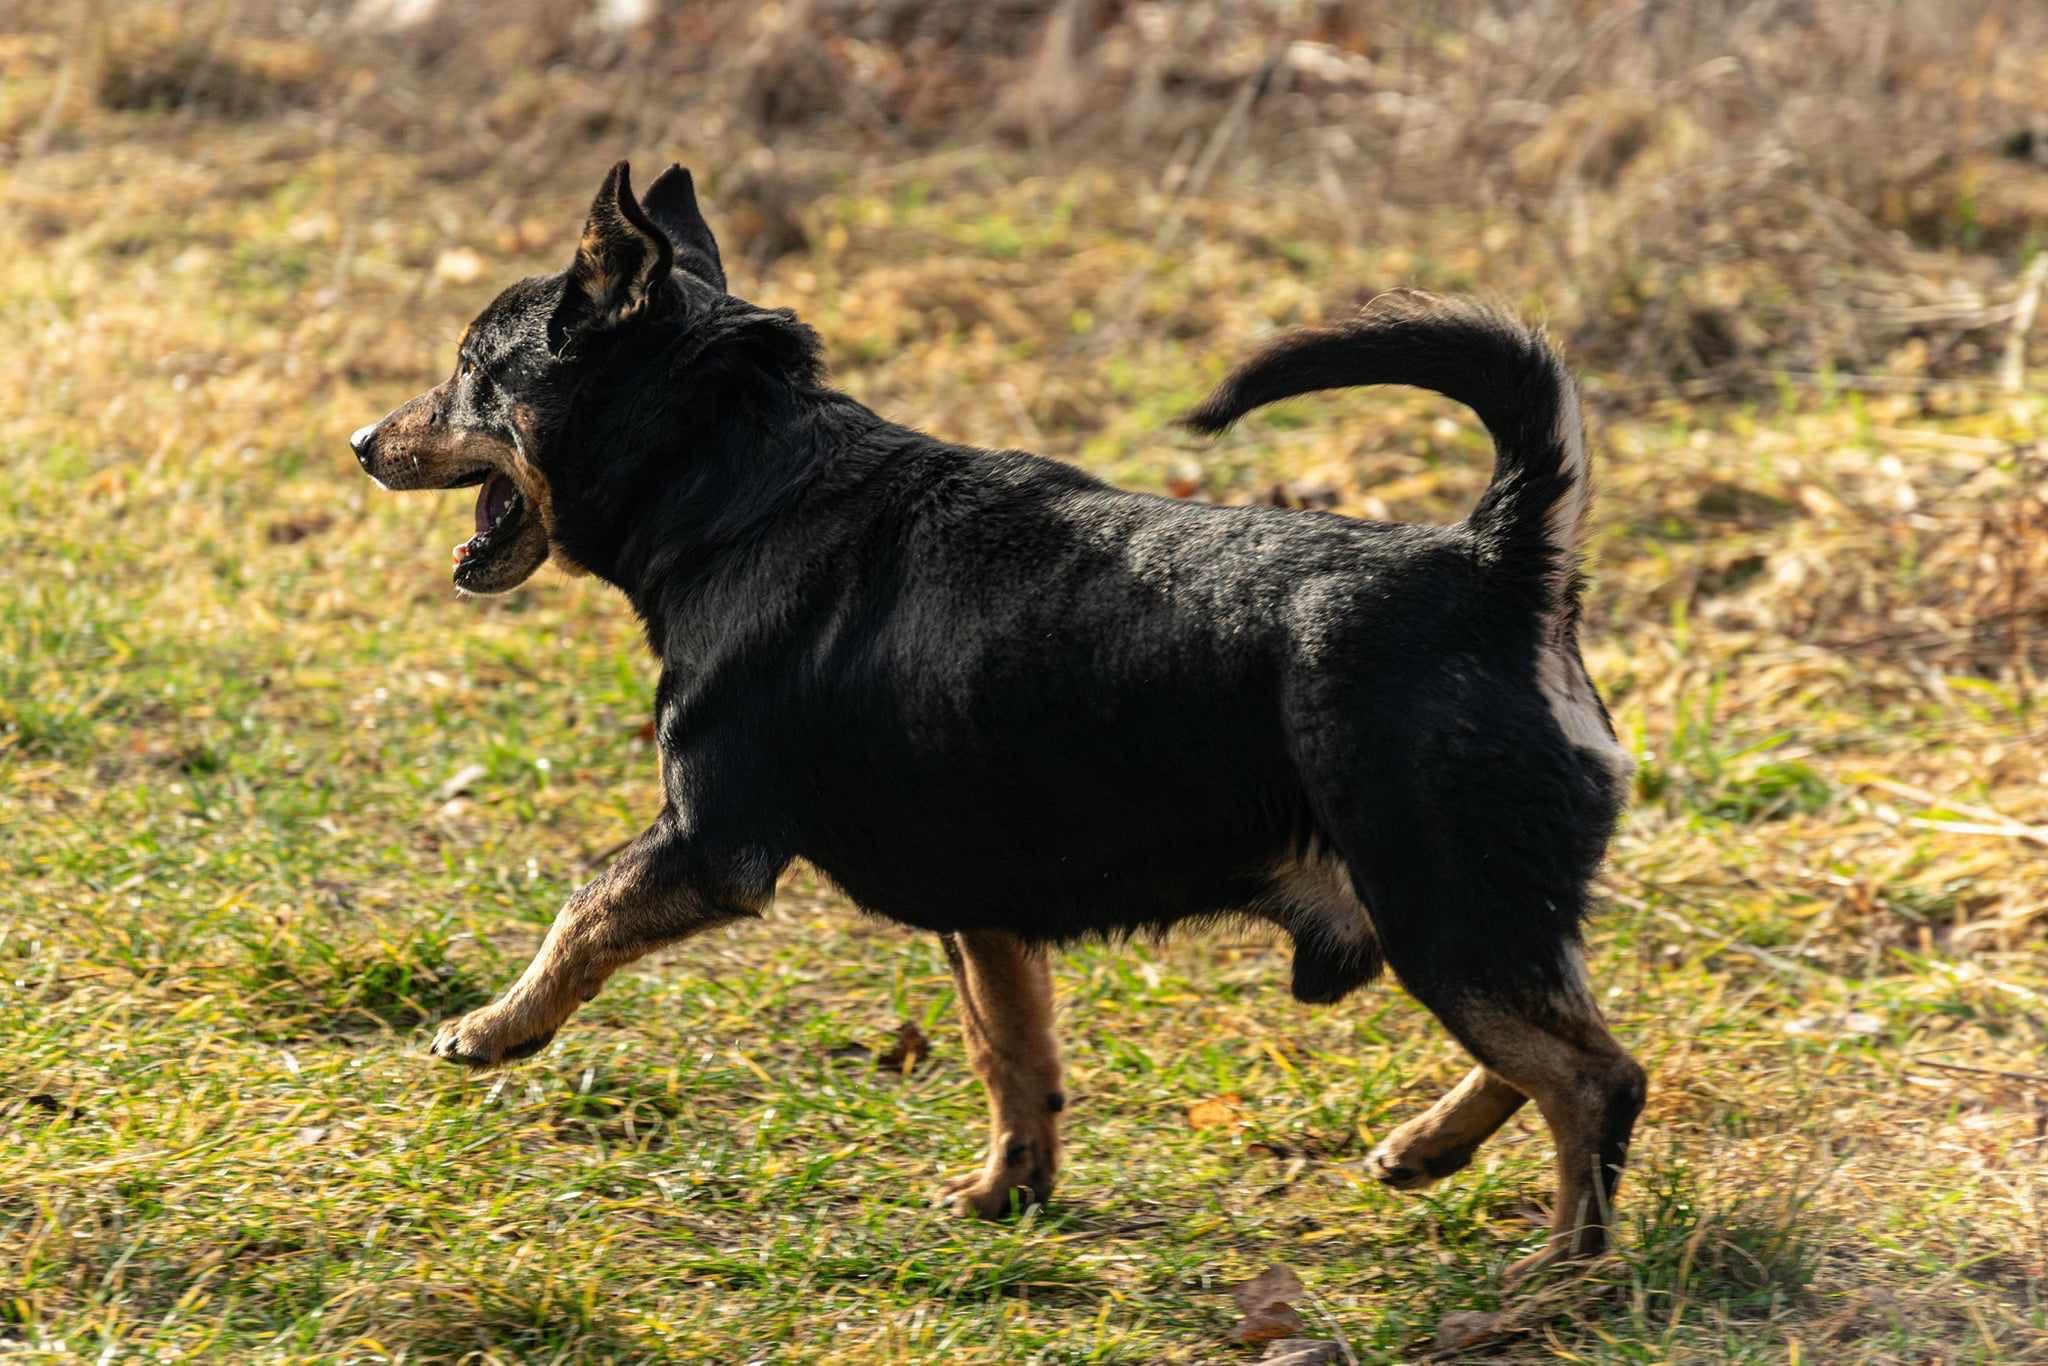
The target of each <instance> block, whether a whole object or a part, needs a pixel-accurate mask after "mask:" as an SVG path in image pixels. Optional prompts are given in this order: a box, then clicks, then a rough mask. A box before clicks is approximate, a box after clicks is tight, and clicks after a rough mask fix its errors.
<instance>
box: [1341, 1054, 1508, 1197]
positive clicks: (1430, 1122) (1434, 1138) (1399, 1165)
mask: <svg viewBox="0 0 2048 1366" xmlns="http://www.w3.org/2000/svg"><path fill="white" fill-rule="evenodd" d="M1528 1099H1529V1098H1528V1097H1527V1096H1525V1095H1523V1094H1522V1093H1521V1092H1520V1091H1517V1090H1516V1089H1515V1088H1514V1087H1512V1086H1510V1085H1508V1084H1507V1083H1506V1082H1504V1081H1502V1080H1501V1079H1500V1078H1499V1077H1497V1076H1495V1075H1494V1074H1493V1073H1491V1072H1489V1071H1487V1070H1486V1068H1484V1067H1475V1068H1473V1069H1472V1070H1471V1071H1470V1072H1468V1073H1466V1074H1465V1079H1464V1080H1463V1081H1461V1082H1459V1083H1458V1084H1457V1085H1456V1086H1454V1087H1452V1088H1451V1089H1450V1090H1449V1091H1447V1092H1445V1093H1444V1096H1443V1098H1442V1099H1441V1100H1439V1101H1437V1103H1436V1104H1434V1105H1432V1106H1430V1107H1429V1109H1428V1110H1426V1111H1424V1112H1423V1113H1422V1114H1419V1115H1417V1116H1416V1117H1415V1118H1413V1119H1411V1120H1409V1121H1408V1122H1407V1123H1406V1124H1403V1125H1402V1126H1401V1127H1400V1128H1398V1129H1396V1130H1394V1132H1393V1133H1391V1134H1389V1135H1387V1137H1386V1138H1385V1139H1384V1140H1383V1141H1382V1142H1381V1143H1380V1145H1379V1146H1378V1147H1376V1148H1374V1149H1373V1150H1372V1151H1371V1152H1370V1153H1368V1154H1366V1158H1365V1165H1366V1169H1367V1170H1368V1171H1370V1172H1371V1173H1372V1174H1373V1176H1374V1177H1376V1178H1377V1179H1378V1180H1379V1181H1380V1182H1381V1183H1382V1184H1383V1185H1387V1186H1391V1187H1393V1188H1394V1189H1395V1190H1420V1189H1422V1188H1423V1187H1424V1186H1427V1185H1431V1184H1433V1183H1435V1182H1437V1181H1441V1180H1442V1179H1443V1178H1445V1177H1446V1176H1449V1175H1450V1174H1451V1173H1452V1172H1455V1171H1459V1170H1461V1169H1462V1168H1463V1167H1464V1166H1465V1164H1466V1163H1468V1162H1470V1161H1471V1160H1472V1154H1473V1153H1474V1152H1475V1151H1477V1150H1478V1148H1479V1145H1480V1144H1482V1143H1484V1142H1485V1141H1486V1140H1487V1139H1489V1138H1491V1137H1493V1135H1494V1132H1495V1131H1496V1130H1498V1129H1499V1128H1500V1126H1501V1125H1503V1124H1505V1123H1507V1122H1508V1120H1509V1119H1510V1118H1512V1117H1513V1115H1514V1113H1515V1111H1517V1110H1519V1109H1521V1108H1522V1106H1523V1105H1524V1104H1525V1103H1526V1102H1527V1101H1528Z"/></svg>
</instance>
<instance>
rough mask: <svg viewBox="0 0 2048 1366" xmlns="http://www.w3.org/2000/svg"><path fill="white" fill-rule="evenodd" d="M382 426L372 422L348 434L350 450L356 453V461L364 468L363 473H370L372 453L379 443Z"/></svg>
mask: <svg viewBox="0 0 2048 1366" xmlns="http://www.w3.org/2000/svg"><path fill="white" fill-rule="evenodd" d="M379 425H380V424H378V423H375V422H371V423H366V424H365V425H363V426H361V427H358V428H356V429H355V430H354V431H352V432H350V433H349V434H348V448H349V449H350V450H352V451H354V452H355V453H356V461H357V463H359V464H360V465H361V466H362V467H363V473H365V474H368V473H369V472H370V451H371V450H372V449H373V448H374V447H375V445H376V441H377V428H378V426H379Z"/></svg>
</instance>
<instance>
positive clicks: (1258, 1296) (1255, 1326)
mask: <svg viewBox="0 0 2048 1366" xmlns="http://www.w3.org/2000/svg"><path fill="white" fill-rule="evenodd" d="M1301 1293H1302V1285H1301V1277H1299V1276H1297V1275H1295V1274H1294V1273H1293V1272H1292V1271H1290V1270H1288V1269H1287V1268H1286V1267H1284V1266H1278V1265H1275V1266H1269V1267H1267V1268H1266V1269H1265V1270H1264V1271H1261V1272H1260V1273H1259V1274H1258V1275H1256V1276H1254V1277H1252V1278H1251V1279H1250V1280H1248V1281H1246V1282H1245V1283H1244V1284H1243V1285H1241V1286H1239V1287H1238V1288H1237V1289H1236V1291H1235V1292H1233V1296H1232V1297H1233V1298H1234V1299H1235V1300H1236V1301H1237V1307H1238V1309H1239V1310H1240V1311H1241V1312H1242V1313H1243V1314H1244V1318H1243V1319H1242V1320H1241V1321H1240V1322H1239V1323H1238V1325H1237V1327H1235V1328H1233V1329H1231V1330H1230V1337H1231V1340H1232V1341H1233V1342H1247V1343H1252V1342H1272V1341H1275V1340H1276V1339H1279V1338H1291V1337H1294V1336H1296V1335H1297V1334H1299V1333H1300V1332H1301V1315H1300V1314H1298V1313H1296V1312H1295V1310H1294V1305H1293V1304H1292V1303H1290V1301H1292V1300H1293V1299H1294V1297H1295V1296H1297V1295H1299V1294H1301Z"/></svg>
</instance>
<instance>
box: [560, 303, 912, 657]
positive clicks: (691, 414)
mask: <svg viewBox="0 0 2048 1366" xmlns="http://www.w3.org/2000/svg"><path fill="white" fill-rule="evenodd" d="M729 303H730V304H731V307H729V308H727V309H725V310H723V311H722V312H721V313H720V314H718V315H716V316H714V317H713V318H711V319H707V320H704V321H702V322H700V323H699V324H697V325H696V326H695V327H693V328H692V329H690V331H689V332H687V333H678V334H675V335H672V336H669V337H662V336H660V335H659V334H656V335H655V336H653V337H650V338H647V339H645V340H643V341H641V342H640V344H638V345H637V346H634V347H633V348H632V349H631V350H630V351H627V350H626V349H625V348H624V347H622V348H621V354H620V355H619V357H618V360H617V361H616V362H615V363H614V364H613V365H611V366H609V367H607V372H606V374H607V377H606V379H605V381H604V382H603V384H602V386H601V387H593V388H591V389H590V390H587V391H586V392H585V393H584V394H582V395H580V396H579V398H578V401H577V403H576V405H575V411H574V412H573V413H572V417H571V423H570V426H571V428H572V429H573V430H576V431H578V432H579V433H580V437H581V439H580V442H579V444H580V445H581V446H582V448H583V449H584V450H587V451H589V452H590V453H591V454H590V456H589V457H588V458H590V459H593V460H597V459H602V460H603V461H604V464H603V466H602V467H601V468H598V467H590V468H587V469H586V470H584V471H582V473H581V477H579V478H576V479H573V480H566V481H564V483H565V484H571V485H576V486H580V491H579V492H578V493H577V494H576V495H575V496H573V497H568V498H565V497H563V496H562V495H561V494H560V493H558V494H557V501H556V505H555V509H554V511H555V526H554V535H555V541H556V547H557V550H558V552H559V553H560V554H562V555H564V556H566V557H567V558H568V559H569V560H571V561H572V562H573V563H574V564H575V565H577V566H578V567H581V568H583V569H587V570H589V571H590V572H591V573H593V574H595V575H597V576H598V577H599V578H601V579H603V580H605V581H606V582H608V583H610V584H612V585H613V586H615V587H617V588H618V589H620V590H621V591H622V592H624V593H625V594H626V596H627V597H628V599H630V600H631V601H632V603H633V605H634V607H635V609H636V610H637V611H638V613H639V614H640V616H641V617H642V619H643V620H644V621H647V622H649V623H652V622H655V621H657V620H660V619H661V617H662V612H661V610H660V608H661V604H662V602H663V601H664V600H666V599H668V598H671V597H673V596H674V595H675V594H676V593H678V592H687V591H688V590H689V588H690V586H691V584H692V583H693V582H695V581H697V580H699V579H701V578H702V577H703V576H705V575H706V574H709V573H711V572H713V571H714V570H715V567H716V565H717V564H718V563H719V562H720V561H721V560H722V559H724V558H725V557H726V556H727V555H729V554H730V553H731V552H732V551H733V549H734V548H735V547H736V546H739V545H741V544H742V543H744V542H746V541H747V540H748V539H749V538H750V537H752V536H753V535H755V534H756V532H757V531H758V529H759V528H760V527H761V526H762V525H763V524H764V523H765V522H767V521H768V520H769V519H770V518H771V517H773V516H774V515H775V514H776V513H777V512H778V511H779V510H781V509H782V508H784V507H785V506H787V505H788V504H789V503H790V502H791V501H793V500H794V499H795V498H796V497H797V496H798V494H799V493H800V492H801V490H802V489H803V488H804V487H805V486H806V485H807V484H808V483H809V482H810V481H811V480H812V479H813V478H814V477H815V476H816V475H817V474H818V472H819V471H820V470H821V469H823V468H824V467H825V466H826V465H827V464H828V463H830V461H831V458H832V456H833V454H834V453H835V451H836V450H838V449H841V448H842V447H843V446H844V445H845V444H846V442H847V441H848V439H849V438H850V437H853V436H855V435H857V431H858V429H859V428H861V427H862V426H864V425H865V424H868V423H877V424H878V423H880V419H879V418H876V417H875V416H874V415H873V414H872V413H869V412H867V410H866V409H864V408H862V407H860V405H859V404H857V403H854V402H853V401H852V400H851V399H848V398H846V397H845V396H844V395H841V394H838V393H836V392H834V391H832V390H830V389H827V388H825V387H824V386H823V383H822V376H821V366H820V363H819V359H818V342H817V337H816V334H815V333H813V332H812V331H811V330H810V328H808V327H806V326H804V325H803V324H802V323H800V322H798V321H796V319H795V318H794V317H792V316H791V315H789V314H787V313H779V312H776V313H771V312H768V311H766V310H762V309H757V308H754V307H753V306H752V305H748V304H743V303H741V302H740V301H738V300H731V301H729ZM656 648H657V649H659V648H660V647H659V642H656Z"/></svg>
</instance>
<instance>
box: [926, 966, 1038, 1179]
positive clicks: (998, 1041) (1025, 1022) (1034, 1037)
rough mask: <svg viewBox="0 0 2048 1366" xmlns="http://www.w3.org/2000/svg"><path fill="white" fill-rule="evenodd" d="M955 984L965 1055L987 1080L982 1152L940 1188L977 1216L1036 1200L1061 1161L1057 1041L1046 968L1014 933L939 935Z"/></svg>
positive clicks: (976, 1070) (976, 1071)
mask: <svg viewBox="0 0 2048 1366" xmlns="http://www.w3.org/2000/svg"><path fill="white" fill-rule="evenodd" d="M940 938H941V940H942V942H943V943H944V944H945V946H946V958H947V960H948V961H949V962H951V964H952V966H953V980H954V982H955V983H956V984H957V986H958V987H959V992H960V1019H961V1023H962V1024H963V1025H964V1026H965V1033H966V1036H967V1060H968V1063H969V1064H970V1065H971V1066H972V1067H973V1068H974V1070H975V1073H976V1074H977V1075H979V1076H980V1078H981V1081H982V1085H984V1086H986V1087H987V1088H988V1115H989V1135H988V1161H987V1162H986V1163H985V1164H984V1165H983V1166H982V1168H981V1169H980V1170H979V1171H972V1172H968V1173H966V1174H965V1175H963V1176H958V1177H955V1178H954V1179H953V1180H951V1181H948V1182H947V1183H946V1184H945V1186H944V1187H943V1188H942V1189H941V1191H940V1194H941V1196H942V1197H943V1198H945V1199H946V1200H948V1201H950V1202H951V1204H952V1206H953V1208H954V1209H955V1210H956V1211H958V1212H959V1213H961V1214H978V1215H980V1216H981V1217H982V1218H984V1219H994V1218H998V1217H1000V1216H1002V1215H1004V1214H1008V1213H1009V1212H1010V1210H1011V1208H1012V1206H1011V1200H1012V1198H1013V1195H1012V1193H1013V1192H1014V1193H1015V1194H1014V1198H1015V1199H1016V1200H1017V1202H1018V1205H1019V1206H1020V1207H1021V1206H1023V1205H1032V1204H1042V1203H1043V1202H1044V1201H1045V1200H1046V1199H1047V1198H1049V1197H1050V1196H1051V1195H1052V1183H1053V1177H1054V1176H1055V1175H1056V1174H1057V1173H1058V1171H1059V1161H1060V1131H1059V1122H1060V1111H1061V1110H1063V1109H1065V1108H1066V1104H1067V1100H1066V1096H1065V1094H1064V1093H1063V1092H1062V1091H1061V1090H1060V1046H1059V1041H1058V1039H1057V1038H1056V1037H1055V1036H1054V1034H1053V1020H1052V968H1051V965H1050V964H1048V963H1047V962H1046V959H1045V954H1044V952H1043V951H1042V950H1039V949H1036V948H1033V947H1031V946H1030V945H1028V944H1026V943H1025V942H1024V941H1023V940H1021V939H1019V938H1017V937H1016V936H1015V935H1010V934H1001V933H997V932H994V931H980V930H977V931H969V932H967V933H964V934H949V935H942V936H941V937H940Z"/></svg>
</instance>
